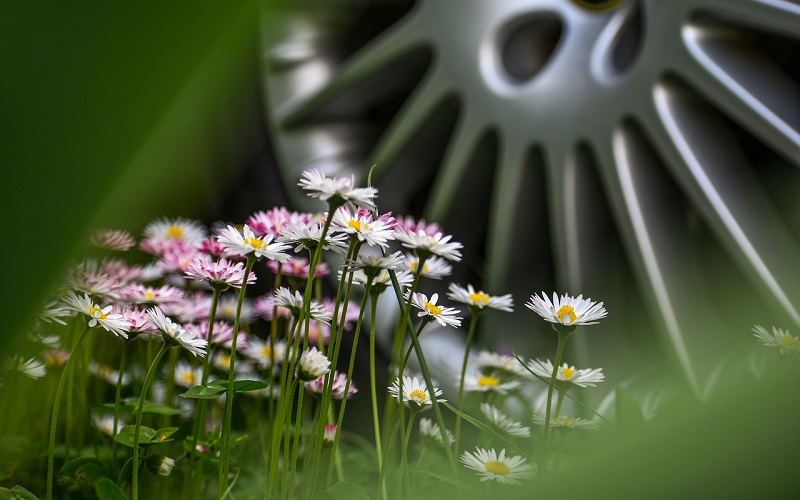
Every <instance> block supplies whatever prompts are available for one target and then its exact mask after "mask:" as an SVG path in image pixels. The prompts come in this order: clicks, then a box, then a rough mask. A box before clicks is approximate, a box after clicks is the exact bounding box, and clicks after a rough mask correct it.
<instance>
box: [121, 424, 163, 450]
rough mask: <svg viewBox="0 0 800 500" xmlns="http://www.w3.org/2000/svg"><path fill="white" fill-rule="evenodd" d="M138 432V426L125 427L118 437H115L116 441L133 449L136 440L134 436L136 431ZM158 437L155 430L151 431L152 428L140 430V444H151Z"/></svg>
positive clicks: (141, 428)
mask: <svg viewBox="0 0 800 500" xmlns="http://www.w3.org/2000/svg"><path fill="white" fill-rule="evenodd" d="M135 430H136V426H134V425H126V426H125V427H123V428H122V429H121V430H120V431H119V432H118V433H117V435H116V436H114V441H116V442H118V443H119V444H121V445H123V446H128V447H129V448H133V444H134V440H133V435H134V431H135ZM155 435H156V431H155V429H151V428H150V427H144V426H142V427H140V428H139V443H140V444H141V443H145V444H146V443H149V442H150V441H151V440H152V439H153V438H154V437H155Z"/></svg>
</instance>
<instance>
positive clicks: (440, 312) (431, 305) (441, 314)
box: [405, 290, 461, 326]
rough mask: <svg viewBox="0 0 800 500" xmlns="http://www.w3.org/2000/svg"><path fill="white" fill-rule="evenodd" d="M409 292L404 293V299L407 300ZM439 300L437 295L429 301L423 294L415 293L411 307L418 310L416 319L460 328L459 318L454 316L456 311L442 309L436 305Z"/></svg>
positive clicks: (450, 308)
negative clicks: (434, 321)
mask: <svg viewBox="0 0 800 500" xmlns="http://www.w3.org/2000/svg"><path fill="white" fill-rule="evenodd" d="M410 293H411V291H410V290H409V291H408V292H406V293H405V299H406V300H408V298H409V294H410ZM438 300H439V294H438V293H434V294H433V295H431V299H430V300H428V297H427V296H426V295H425V294H423V293H415V294H414V295H413V296H412V297H411V305H413V306H414V307H416V308H417V309H420V312H419V313H417V317H419V318H423V319H425V320H428V321H431V320H436V322H437V323H439V324H440V325H442V326H461V318H459V317H458V316H456V314H458V313H459V311H458V309H454V308H452V307H444V306H439V305H437V304H436V301H438Z"/></svg>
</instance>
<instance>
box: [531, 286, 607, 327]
mask: <svg viewBox="0 0 800 500" xmlns="http://www.w3.org/2000/svg"><path fill="white" fill-rule="evenodd" d="M525 307H527V308H528V309H530V310H531V311H533V312H535V313H536V314H538V315H539V316H541V317H542V318H544V320H545V321H549V322H550V323H556V324H559V325H567V326H578V325H595V324H597V320H600V319H603V318H605V317H606V314H607V313H606V310H605V309H604V308H603V303H602V302H595V301H593V300H591V299H584V298H583V295H578V296H577V297H570V296H569V295H567V294H564V295H562V296H561V298H559V297H558V296H557V295H556V293H555V292H553V301H552V302H551V301H550V299H549V298H548V297H547V294H545V293H544V292H542V296H541V297H539V295H538V294H534V295H531V300H530V302H527V303H526V304H525Z"/></svg>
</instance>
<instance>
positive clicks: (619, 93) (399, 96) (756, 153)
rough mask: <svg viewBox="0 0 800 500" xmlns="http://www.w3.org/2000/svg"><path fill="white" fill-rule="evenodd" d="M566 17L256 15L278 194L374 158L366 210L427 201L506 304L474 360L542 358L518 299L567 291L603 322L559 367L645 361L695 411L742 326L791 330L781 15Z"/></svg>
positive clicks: (795, 50)
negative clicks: (305, 174)
mask: <svg viewBox="0 0 800 500" xmlns="http://www.w3.org/2000/svg"><path fill="white" fill-rule="evenodd" d="M579 3H580V2H575V1H571V0H502V1H486V0H459V1H447V0H427V1H424V0H420V1H418V2H415V3H413V4H411V3H408V4H406V3H401V2H367V1H355V0H352V1H342V2H330V1H318V2H313V1H309V2H299V3H297V4H286V6H285V7H282V8H281V7H277V8H276V7H273V8H270V9H269V10H268V11H265V15H264V19H263V24H264V30H263V32H264V34H265V36H264V44H263V52H262V56H263V75H264V89H265V96H266V99H265V103H266V113H267V115H268V117H269V120H270V124H271V126H272V130H273V140H274V141H275V146H276V150H277V152H278V156H279V160H280V163H281V168H282V171H283V172H284V173H285V174H284V175H285V176H284V181H285V183H286V184H287V186H291V185H293V184H294V183H295V182H296V179H297V178H298V177H299V173H300V172H301V171H302V170H303V169H306V168H309V167H311V166H316V167H319V168H323V169H325V170H326V171H328V172H330V173H331V174H346V173H350V172H354V173H357V174H358V175H360V176H362V178H363V176H364V175H365V173H366V171H367V170H368V169H369V167H370V166H372V165H373V164H374V165H376V168H375V174H374V175H375V178H376V179H377V185H378V187H379V188H380V189H381V196H380V199H379V202H380V205H381V207H382V208H383V209H392V210H395V211H401V212H402V211H410V210H414V209H417V210H418V209H420V208H423V213H424V215H425V217H426V218H427V219H429V220H436V221H440V222H441V223H442V224H443V225H444V227H445V229H446V230H448V232H451V233H453V234H454V236H455V237H456V238H457V239H460V240H462V241H463V242H464V243H465V245H466V246H467V251H466V253H465V263H464V265H465V266H466V267H467V269H468V273H469V274H468V275H467V278H475V279H477V280H480V281H481V284H482V286H483V287H484V289H486V290H488V291H490V292H491V293H496V294H500V293H508V292H513V293H514V296H515V300H516V304H517V312H516V313H515V314H514V315H513V316H510V317H505V316H502V317H501V315H499V314H498V315H497V316H496V317H493V318H492V319H491V320H490V323H489V324H487V328H485V329H484V332H483V335H484V338H483V341H484V342H485V343H487V344H489V345H494V346H495V347H502V346H504V345H513V346H515V348H516V349H517V351H518V352H527V353H528V354H529V355H537V356H542V357H543V356H547V355H548V354H549V353H550V351H552V350H553V348H554V345H555V341H554V338H552V335H551V334H550V332H549V331H548V330H547V327H546V326H545V325H540V324H539V323H541V322H538V321H537V318H536V317H535V315H534V313H532V312H530V311H527V310H526V309H525V308H524V307H523V303H524V302H525V301H526V300H527V299H528V297H529V296H530V294H532V293H534V292H541V291H542V290H544V291H550V290H557V291H559V292H566V293H570V294H578V293H582V294H584V296H590V297H592V298H594V299H598V300H603V301H604V302H605V303H606V306H607V308H608V310H609V318H608V320H607V321H606V320H604V322H603V323H602V324H601V325H598V326H596V327H591V328H587V329H586V331H585V333H581V334H580V335H581V336H580V338H577V336H576V343H575V347H574V349H575V351H574V352H573V353H568V354H569V355H570V356H569V357H570V359H571V361H572V362H576V363H577V362H579V361H582V360H585V361H584V363H586V364H588V365H589V366H604V367H605V369H606V371H607V372H614V371H617V370H618V371H624V370H627V369H632V368H633V367H636V366H640V365H647V364H652V363H653V360H654V359H656V360H662V361H664V362H665V363H664V366H669V365H670V364H672V365H673V366H678V367H679V368H680V370H681V371H682V373H683V374H684V375H685V380H687V381H688V383H689V384H690V385H691V386H692V387H693V388H694V389H695V390H696V391H697V392H698V393H700V394H702V393H703V392H704V391H706V390H707V388H708V387H709V385H710V384H711V381H712V380H713V378H714V377H715V376H719V373H720V371H719V370H720V366H722V364H723V361H724V356H725V355H726V354H727V353H728V352H730V351H731V350H732V346H733V347H734V348H735V346H739V345H742V344H747V343H748V342H752V339H751V338H749V327H750V325H751V324H753V323H765V324H775V325H779V326H783V327H788V328H790V329H795V330H797V328H798V326H800V313H798V306H800V265H798V263H800V244H799V243H798V235H799V234H800V201H798V200H800V197H798V193H800V191H799V190H798V188H799V187H800V173H798V171H797V167H798V166H800V70H799V69H798V67H800V43H798V37H799V36H800V4H799V3H798V2H794V1H782V0H669V1H666V0H628V1H622V2H618V3H617V5H614V6H613V7H612V8H608V9H605V10H589V9H587V8H583V7H582V6H580V5H579ZM294 194H295V200H296V201H297V203H298V204H304V203H307V201H306V200H305V199H304V197H303V196H302V195H301V194H300V193H294ZM305 206H307V207H308V206H309V205H305ZM314 208H319V207H314ZM462 282H463V281H462ZM487 318H488V316H487ZM671 362H674V363H671ZM617 378H621V377H620V373H617Z"/></svg>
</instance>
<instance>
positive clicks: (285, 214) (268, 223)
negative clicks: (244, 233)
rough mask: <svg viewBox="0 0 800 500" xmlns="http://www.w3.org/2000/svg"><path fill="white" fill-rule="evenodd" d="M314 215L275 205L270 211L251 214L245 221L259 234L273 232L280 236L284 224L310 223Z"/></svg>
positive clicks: (273, 234) (272, 233) (275, 235)
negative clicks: (291, 210)
mask: <svg viewBox="0 0 800 500" xmlns="http://www.w3.org/2000/svg"><path fill="white" fill-rule="evenodd" d="M313 218H314V217H313V215H311V214H308V213H301V212H290V211H289V210H287V209H286V208H284V207H275V208H272V209H271V210H268V211H266V212H265V211H263V210H261V211H258V212H256V213H254V214H253V215H251V216H250V217H249V218H248V219H247V221H246V222H245V223H246V224H247V225H248V226H250V228H251V229H252V230H253V232H254V233H256V234H257V235H259V236H264V235H266V234H271V235H272V236H274V237H276V238H277V237H278V236H280V234H281V232H282V231H283V226H285V225H286V224H289V223H290V222H296V223H301V224H308V223H310V222H311V221H312V220H313Z"/></svg>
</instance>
